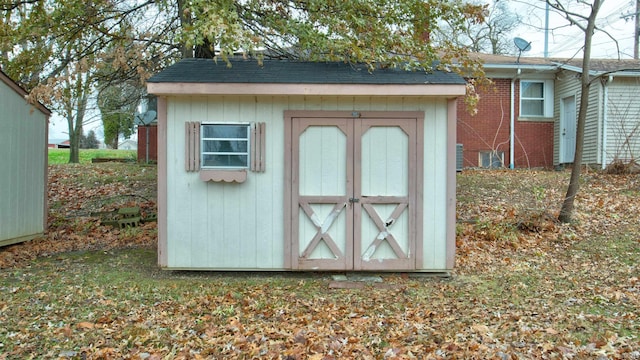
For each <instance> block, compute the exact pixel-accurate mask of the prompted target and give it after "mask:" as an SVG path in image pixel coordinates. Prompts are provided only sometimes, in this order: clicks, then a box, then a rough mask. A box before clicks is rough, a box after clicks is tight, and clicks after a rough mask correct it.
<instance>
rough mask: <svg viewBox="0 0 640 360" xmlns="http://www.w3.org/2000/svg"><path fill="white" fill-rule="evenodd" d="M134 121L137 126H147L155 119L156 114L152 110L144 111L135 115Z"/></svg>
mask: <svg viewBox="0 0 640 360" xmlns="http://www.w3.org/2000/svg"><path fill="white" fill-rule="evenodd" d="M135 119H136V124H138V125H149V124H151V122H152V121H153V120H155V119H156V112H155V111H153V110H149V111H145V112H143V113H142V114H136V116H135Z"/></svg>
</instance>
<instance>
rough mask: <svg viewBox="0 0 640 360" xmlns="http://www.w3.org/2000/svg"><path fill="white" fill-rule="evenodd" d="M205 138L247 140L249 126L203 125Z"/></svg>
mask: <svg viewBox="0 0 640 360" xmlns="http://www.w3.org/2000/svg"><path fill="white" fill-rule="evenodd" d="M202 127H203V130H204V131H203V137H204V138H222V139H246V138H247V137H248V136H247V125H235V124H233V125H226V124H224V125H223V124H215V125H203V126H202Z"/></svg>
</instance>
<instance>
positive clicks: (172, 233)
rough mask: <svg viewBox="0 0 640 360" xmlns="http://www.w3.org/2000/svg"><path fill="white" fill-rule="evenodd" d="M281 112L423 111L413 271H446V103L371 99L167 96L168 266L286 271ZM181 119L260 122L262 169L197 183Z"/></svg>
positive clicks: (417, 99) (411, 98) (432, 100)
mask: <svg viewBox="0 0 640 360" xmlns="http://www.w3.org/2000/svg"><path fill="white" fill-rule="evenodd" d="M285 110H322V111H336V110H338V111H424V113H425V122H424V143H425V144H424V153H423V156H424V159H419V161H421V160H424V187H423V189H422V194H424V211H423V219H422V221H423V259H424V260H423V266H422V268H421V269H418V270H425V271H430V270H433V271H442V270H447V268H446V259H447V253H446V239H447V229H446V226H444V225H445V224H446V223H447V218H446V214H447V211H446V206H447V196H446V194H447V182H446V171H447V159H446V156H445V154H446V153H447V100H446V99H434V98H427V97H389V98H386V97H369V96H356V97H353V96H351V97H337V96H209V97H196V96H169V97H168V98H167V144H168V145H169V146H168V147H167V188H168V190H167V211H168V213H167V218H168V223H167V254H168V259H167V267H168V268H189V269H236V270H237V269H268V270H280V269H284V267H285V259H284V252H285V249H284V246H285V244H284V238H285V236H284V219H283V208H284V204H283V201H284V191H285V189H284V186H285V181H284V173H285V171H284V155H283V154H284V141H285V139H284V132H285V131H284V121H283V116H284V111H285ZM186 121H199V122H208V121H216V122H220V121H229V122H236V121H242V122H258V121H261V122H265V123H266V132H267V137H266V171H265V172H264V173H253V172H249V173H248V176H247V180H246V182H244V183H241V184H237V183H230V184H226V183H213V182H209V183H205V182H202V181H201V180H199V178H198V174H197V173H191V172H186V171H185V170H184V163H183V162H184V145H185V144H184V143H185V136H184V127H185V125H184V123H185V122H186ZM223 209H224V210H223ZM418 241H420V240H419V239H418Z"/></svg>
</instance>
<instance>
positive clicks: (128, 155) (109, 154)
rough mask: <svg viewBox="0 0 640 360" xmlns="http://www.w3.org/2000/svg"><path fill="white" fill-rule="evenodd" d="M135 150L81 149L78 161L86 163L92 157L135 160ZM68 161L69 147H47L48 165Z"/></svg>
mask: <svg viewBox="0 0 640 360" xmlns="http://www.w3.org/2000/svg"><path fill="white" fill-rule="evenodd" d="M136 157H137V152H136V151H135V150H112V149H81V150H80V163H81V164H87V163H90V162H91V159H93V158H125V159H130V160H132V161H135V160H136ZM68 162H69V149H49V165H53V164H66V163H68Z"/></svg>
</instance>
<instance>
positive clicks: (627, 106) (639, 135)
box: [605, 77, 640, 164]
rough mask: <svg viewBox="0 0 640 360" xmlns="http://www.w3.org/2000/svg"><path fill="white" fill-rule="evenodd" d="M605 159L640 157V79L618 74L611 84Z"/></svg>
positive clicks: (609, 161) (623, 159)
mask: <svg viewBox="0 0 640 360" xmlns="http://www.w3.org/2000/svg"><path fill="white" fill-rule="evenodd" d="M608 98H609V99H608V104H607V105H608V107H607V110H608V112H607V129H606V136H607V139H606V147H607V148H606V149H605V156H606V159H605V160H606V163H607V164H609V163H611V161H613V160H615V159H618V160H621V161H625V162H626V161H629V160H631V159H635V160H636V161H637V160H638V159H640V100H639V99H640V79H637V78H622V77H618V78H615V79H614V81H613V83H611V84H610V85H609V96H608Z"/></svg>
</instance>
